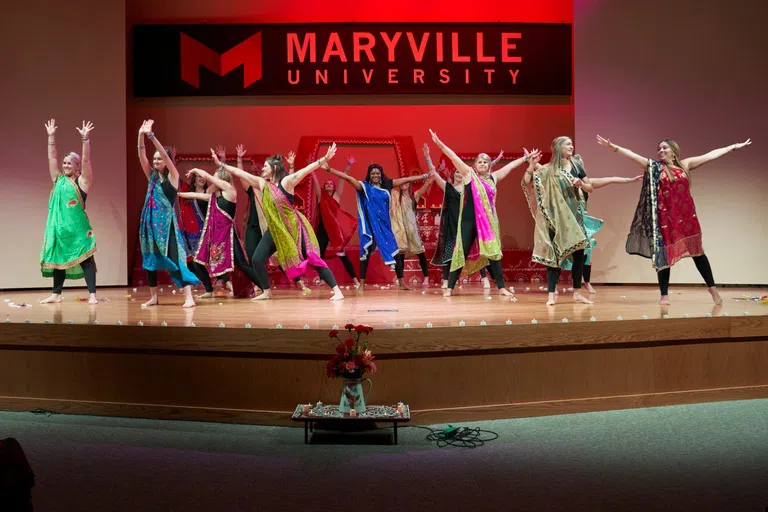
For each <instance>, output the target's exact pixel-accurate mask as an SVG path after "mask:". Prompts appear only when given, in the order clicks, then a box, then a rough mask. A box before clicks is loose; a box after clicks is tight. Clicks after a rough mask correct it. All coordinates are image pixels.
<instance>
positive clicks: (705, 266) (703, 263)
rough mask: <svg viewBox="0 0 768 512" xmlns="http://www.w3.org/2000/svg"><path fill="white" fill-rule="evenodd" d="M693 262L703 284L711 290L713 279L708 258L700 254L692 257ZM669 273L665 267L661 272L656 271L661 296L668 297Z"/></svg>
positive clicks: (668, 269)
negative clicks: (702, 279)
mask: <svg viewBox="0 0 768 512" xmlns="http://www.w3.org/2000/svg"><path fill="white" fill-rule="evenodd" d="M693 262H694V263H695V264H696V269H697V270H698V271H699V274H701V277H703V278H704V282H705V283H707V286H708V287H710V288H712V287H714V286H715V278H714V277H713V276H712V266H710V264H709V258H707V255H706V254H702V255H701V256H694V257H693ZM669 271H670V267H667V268H665V269H663V270H659V271H658V273H657V274H658V278H659V290H661V294H662V295H669Z"/></svg>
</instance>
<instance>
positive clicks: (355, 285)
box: [352, 278, 360, 290]
mask: <svg viewBox="0 0 768 512" xmlns="http://www.w3.org/2000/svg"><path fill="white" fill-rule="evenodd" d="M352 286H354V287H355V290H357V289H358V288H360V281H358V280H357V278H354V279H352Z"/></svg>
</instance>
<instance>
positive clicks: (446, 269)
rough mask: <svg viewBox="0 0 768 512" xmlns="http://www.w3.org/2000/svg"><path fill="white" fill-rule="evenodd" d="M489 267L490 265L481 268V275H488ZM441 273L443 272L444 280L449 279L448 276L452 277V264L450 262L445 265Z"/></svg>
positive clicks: (484, 276)
mask: <svg viewBox="0 0 768 512" xmlns="http://www.w3.org/2000/svg"><path fill="white" fill-rule="evenodd" d="M487 268H488V267H483V268H481V269H480V277H482V278H486V277H488V272H487V270H486V269H487ZM441 273H442V277H443V281H447V280H448V277H450V275H451V264H450V263H448V264H446V265H443V270H442V271H441Z"/></svg>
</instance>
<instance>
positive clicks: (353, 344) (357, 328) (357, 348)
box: [325, 324, 376, 379]
mask: <svg viewBox="0 0 768 512" xmlns="http://www.w3.org/2000/svg"><path fill="white" fill-rule="evenodd" d="M344 329H346V330H347V332H348V333H349V335H350V336H349V338H347V339H346V340H344V341H341V339H340V338H339V331H337V330H336V329H334V330H332V331H331V332H329V333H328V336H329V337H330V338H336V339H337V340H339V344H338V345H336V354H335V355H334V356H333V357H331V358H330V359H329V360H328V363H326V365H325V374H326V375H327V376H328V377H330V378H337V377H343V378H347V379H359V378H361V377H362V376H363V374H364V373H366V372H368V373H374V372H375V371H376V363H374V362H373V360H374V359H375V357H374V356H373V354H371V351H370V350H368V333H370V332H371V331H373V327H371V326H370V325H353V324H347V325H345V326H344ZM353 331H354V332H355V333H356V334H357V337H356V338H353V337H352V332H353ZM363 334H365V338H364V339H363V342H362V343H361V342H360V337H361V336H362V335H363Z"/></svg>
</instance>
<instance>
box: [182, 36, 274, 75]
mask: <svg viewBox="0 0 768 512" xmlns="http://www.w3.org/2000/svg"><path fill="white" fill-rule="evenodd" d="M180 35H181V79H182V80H184V81H185V82H187V83H188V84H189V85H191V86H193V87H196V88H199V87H200V66H202V67H204V68H205V69H208V70H210V71H213V72H214V73H216V74H217V75H219V76H224V75H226V74H227V73H229V72H230V71H232V70H233V69H235V68H236V67H238V66H239V65H241V64H242V65H243V87H244V88H245V87H248V86H249V85H251V84H252V83H254V82H256V81H257V80H259V79H261V32H257V33H256V34H254V35H252V36H251V37H249V38H248V39H246V40H245V41H243V42H242V43H240V44H238V45H237V46H235V47H234V48H230V49H229V50H227V51H226V52H224V53H222V54H219V53H217V52H215V51H213V50H211V49H210V48H208V47H207V46H205V45H204V44H202V43H201V42H199V41H197V40H195V39H192V38H191V37H189V36H188V35H186V34H184V33H181V34H180Z"/></svg>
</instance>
